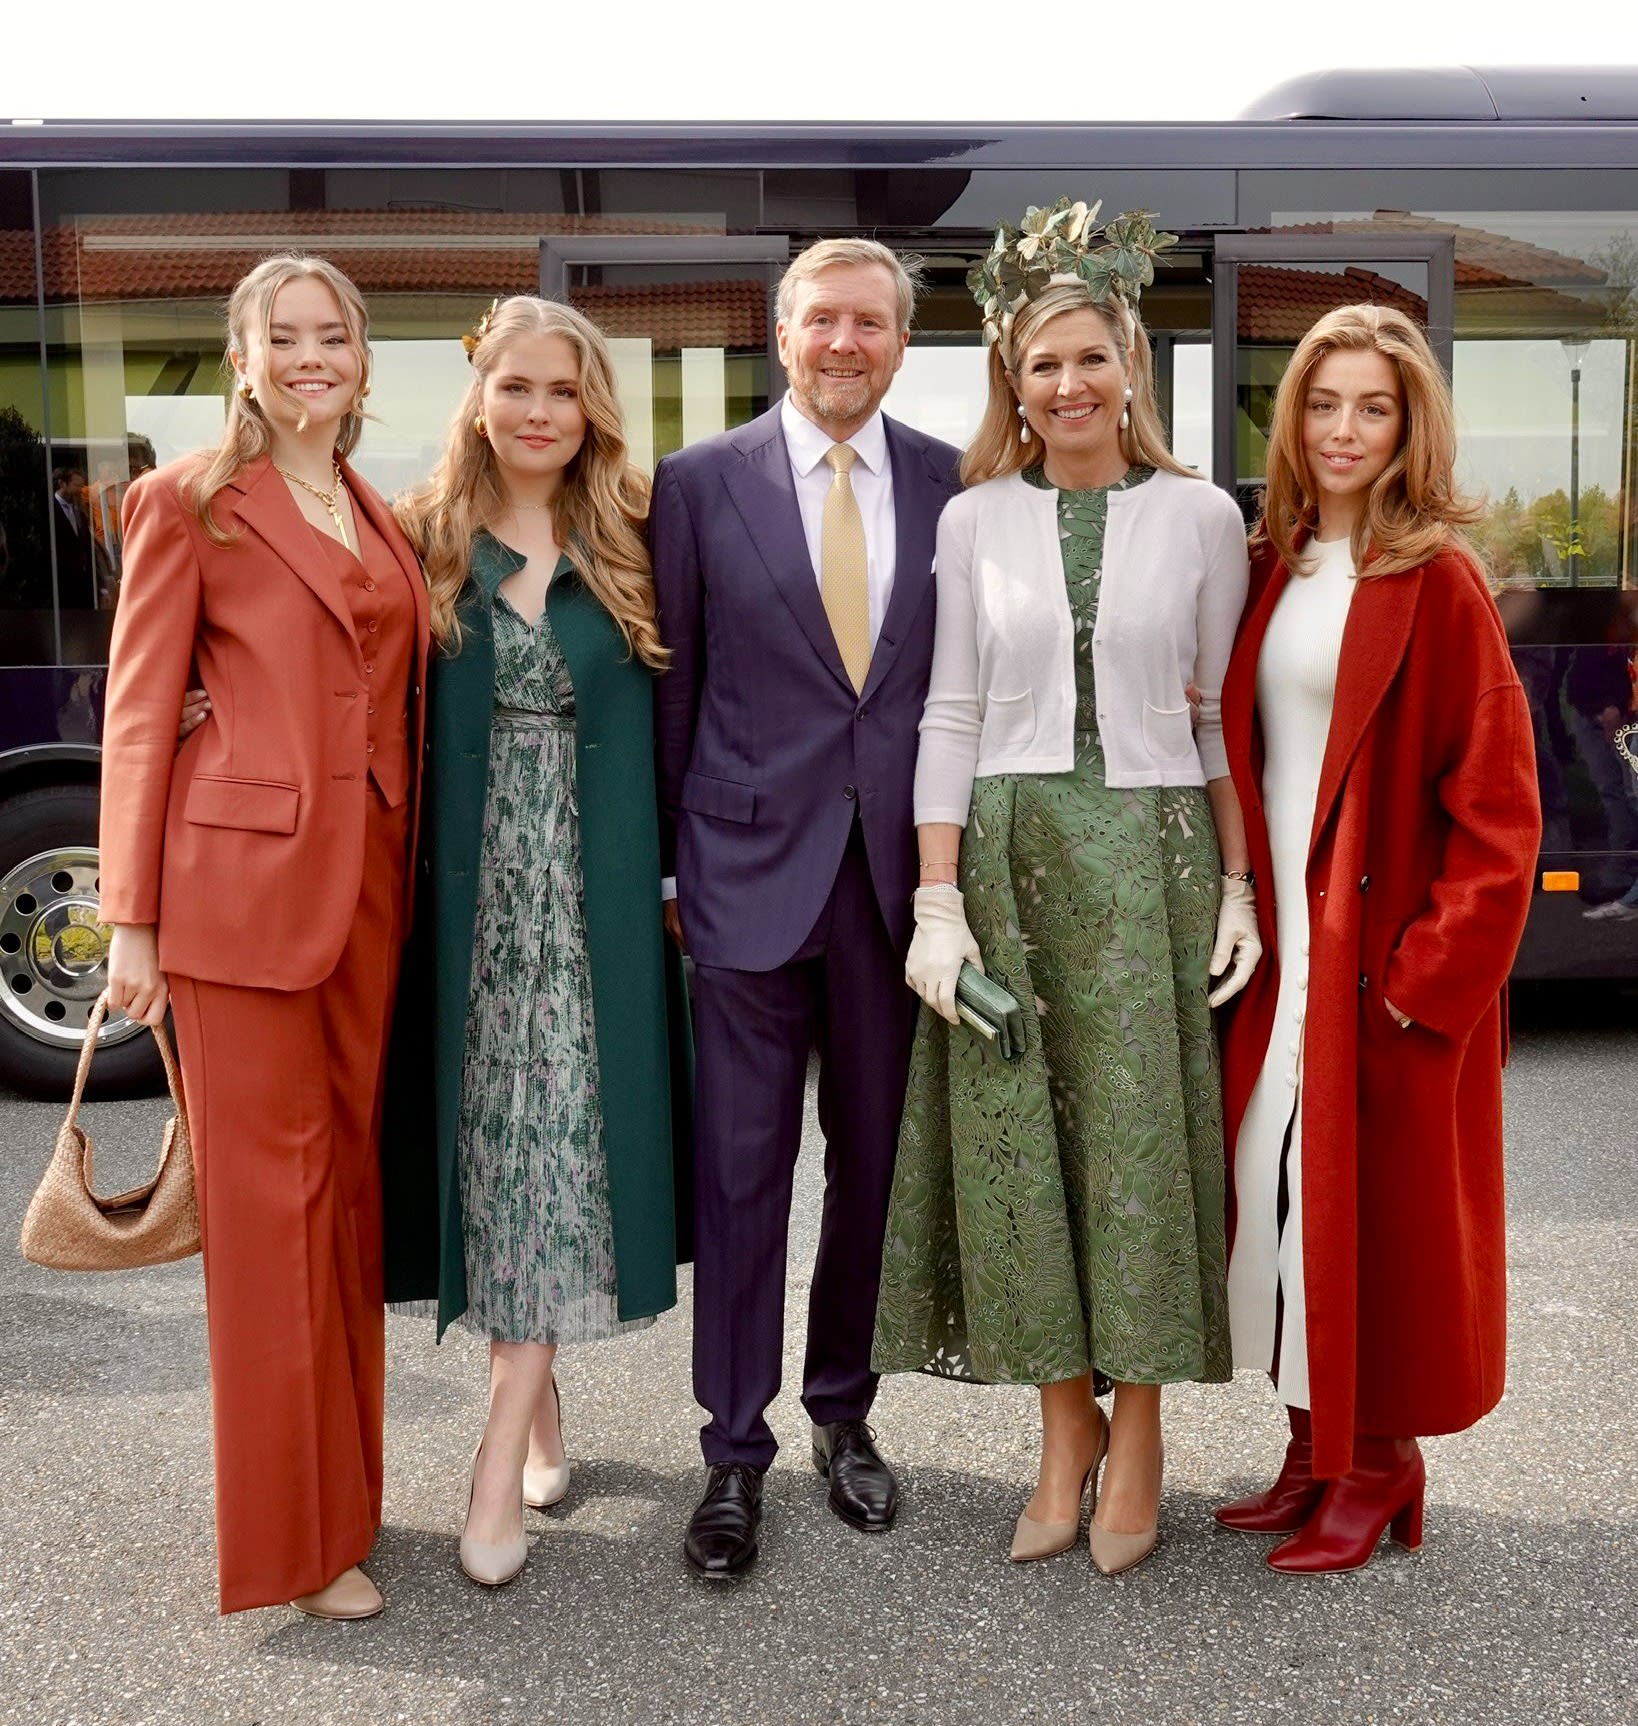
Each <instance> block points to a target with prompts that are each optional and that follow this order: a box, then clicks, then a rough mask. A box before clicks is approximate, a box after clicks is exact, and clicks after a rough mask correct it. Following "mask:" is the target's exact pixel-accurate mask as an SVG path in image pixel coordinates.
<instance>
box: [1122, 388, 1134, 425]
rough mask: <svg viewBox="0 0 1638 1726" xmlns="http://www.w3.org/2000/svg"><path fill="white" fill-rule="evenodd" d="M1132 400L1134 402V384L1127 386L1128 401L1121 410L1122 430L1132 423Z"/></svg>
mask: <svg viewBox="0 0 1638 1726" xmlns="http://www.w3.org/2000/svg"><path fill="white" fill-rule="evenodd" d="M1131 402H1132V386H1131V385H1130V384H1128V385H1127V386H1126V403H1127V405H1126V406H1125V407H1123V408H1122V409H1121V410H1120V429H1121V430H1122V431H1125V430H1126V428H1127V427H1128V426H1129V425H1130V424H1131V423H1132V407H1131Z"/></svg>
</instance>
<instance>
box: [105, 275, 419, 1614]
mask: <svg viewBox="0 0 1638 1726" xmlns="http://www.w3.org/2000/svg"><path fill="white" fill-rule="evenodd" d="M228 358H229V361H230V362H231V364H232V367H233V371H234V374H235V378H236V384H237V388H236V389H235V392H234V394H233V396H232V397H231V399H230V403H229V407H228V415H227V426H226V430H225V432H224V434H223V438H222V442H221V444H220V446H219V447H218V448H217V449H216V450H215V451H214V452H209V453H206V454H202V455H200V456H197V457H194V458H190V459H187V460H184V461H180V462H175V463H172V464H171V465H170V466H168V467H164V468H160V469H158V470H156V471H155V472H152V473H149V474H145V475H144V476H143V477H142V478H141V479H139V480H137V481H136V482H135V483H133V485H132V486H131V489H130V492H129V494H128V495H127V498H126V500H125V508H124V529H125V574H124V580H123V583H122V587H121V593H120V604H119V611H118V615H117V618H116V620H115V627H114V639H113V648H112V653H111V663H110V670H109V680H108V702H107V720H106V727H105V733H104V741H103V798H102V913H103V916H104V918H105V920H106V921H107V922H109V923H111V924H113V925H114V935H113V942H112V947H111V950H110V954H109V965H108V969H109V987H110V992H111V994H112V997H113V1001H114V1004H115V1005H116V1006H120V1007H123V1008H124V1009H125V1010H126V1011H127V1012H128V1013H130V1014H132V1015H133V1016H134V1017H136V1018H139V1019H141V1020H143V1021H144V1022H145V1023H148V1024H156V1023H158V1022H159V1020H160V1019H161V1017H162V1016H163V1014H164V1012H165V1008H166V1003H167V998H168V999H169V1001H170V1004H171V1006H172V1007H173V1009H174V1012H175V1018H176V1032H177V1043H178V1046H179V1050H180V1053H181V1059H182V1073H183V1080H184V1084H185V1087H186V1091H187V1099H188V1113H189V1117H190V1124H191V1126H192V1130H193V1148H194V1156H195V1160H196V1163H197V1167H198V1177H199V1198H200V1214H201V1223H202V1232H203V1236H204V1250H205V1299H206V1312H207V1317H208V1324H209V1333H210V1356H211V1388H212V1405H213V1410H214V1416H215V1429H216V1504H217V1549H218V1566H219V1574H220V1595H221V1609H222V1610H223V1611H224V1612H234V1611H239V1610H241V1609H243V1608H246V1607H252V1606H266V1605H271V1604H274V1603H276V1602H279V1601H289V1602H291V1604H293V1605H295V1606H297V1607H300V1608H301V1609H302V1610H304V1611H308V1612H311V1613H314V1614H316V1615H318V1616H321V1617H344V1618H361V1617H368V1616H370V1615H371V1614H372V1613H374V1612H377V1611H379V1610H380V1608H381V1596H380V1595H379V1594H378V1593H377V1592H376V1589H375V1587H374V1585H373V1584H372V1583H371V1582H370V1581H369V1580H368V1578H367V1577H365V1576H364V1574H363V1572H362V1571H360V1570H359V1569H358V1568H357V1566H358V1564H359V1562H360V1561H361V1560H362V1559H363V1558H364V1557H365V1556H366V1555H367V1554H368V1552H369V1550H370V1547H371V1545H372V1543H373V1541H374V1538H375V1531H376V1528H377V1526H378V1524H379V1522H380V1519H381V1423H382V1390H383V1378H384V1358H383V1356H384V1345H383V1318H382V1263H381V1173H380V1164H379V1155H378V1149H377V1144H378V1129H379V1114H380V1101H381V1079H382V1068H383V1050H384V1046H385V1036H386V1018H387V1012H388V1005H389V1003H390V1002H391V1000H392V998H393V987H394V983H395V979H396V974H397V968H398V955H399V948H400V944H401V941H402V936H403V933H404V928H405V921H406V913H407V899H408V892H409V872H408V868H407V858H408V856H409V855H410V847H411V844H412V839H413V829H414V825H415V808H416V804H415V792H416V773H415V768H416V763H417V761H418V759H419V754H420V733H421V721H420V704H419V701H418V696H419V694H420V688H421V684H422V681H423V678H424V675H425V666H426V654H427V630H428V607H427V596H426V589H425V585H424V583H423V582H422V580H421V575H420V571H419V568H418V566H417V564H416V561H415V557H414V554H413V552H412V551H411V549H410V546H409V543H408V541H407V540H406V539H405V537H404V535H403V533H402V532H401V531H400V529H399V528H398V526H397V525H396V523H395V522H394V520H393V517H392V515H391V513H390V512H389V510H388V509H387V507H386V505H385V504H384V503H383V502H382V500H381V499H380V498H379V497H378V496H377V495H376V494H375V492H373V491H372V490H371V489H370V488H369V486H367V485H366V484H365V483H364V482H363V481H362V480H361V479H360V478H359V477H358V475H357V474H356V473H354V472H353V470H352V469H351V468H350V467H349V466H348V465H347V463H346V459H345V458H346V456H347V455H348V454H349V453H350V452H351V450H352V449H353V447H354V445H355V444H356V443H357V441H358V436H359V432H360V429H361V426H362V419H363V399H364V396H365V395H366V394H367V393H368V387H369V348H368V345H367V339H366V324H365V313H364V306H363V302H362V301H361V300H360V298H359V296H358V292H357V290H356V289H355V288H354V287H353V286H352V284H351V283H350V282H349V281H348V280H347V279H346V278H345V277H344V276H343V275H341V273H340V272H339V271H337V270H336V269H335V268H334V267H333V266H331V265H330V264H328V263H326V262H324V261H323V260H322V259H319V258H300V257H277V258H269V259H267V260H266V261H265V262H263V263H262V264H260V265H258V266H257V268H256V269H254V270H253V271H251V273H250V274H249V275H248V276H246V277H245V279H244V280H243V281H242V282H240V284H239V286H238V287H237V288H236V289H235V290H234V294H233V297H232V300H231V301H230V303H229V306H228ZM190 667H197V671H198V676H199V681H201V682H202V683H203V685H204V687H205V690H206V691H207V693H208V695H209V697H210V703H211V711H212V722H211V723H210V724H209V725H205V726H202V727H200V729H199V730H198V731H197V732H196V733H195V734H193V735H192V736H190V737H189V738H188V740H187V741H186V742H185V743H184V744H183V746H182V748H181V749H180V751H178V750H177V748H176V736H177V727H178V718H179V715H180V713H181V710H182V701H183V692H184V689H185V687H186V685H187V683H188V682H189V680H190V679H189V671H190Z"/></svg>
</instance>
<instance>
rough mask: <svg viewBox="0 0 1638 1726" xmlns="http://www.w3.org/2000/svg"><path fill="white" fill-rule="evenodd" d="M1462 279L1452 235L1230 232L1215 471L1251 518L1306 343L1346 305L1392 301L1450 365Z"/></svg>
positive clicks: (1218, 357) (1219, 289) (1222, 283)
mask: <svg viewBox="0 0 1638 1726" xmlns="http://www.w3.org/2000/svg"><path fill="white" fill-rule="evenodd" d="M1455 284H1456V248H1455V241H1454V240H1453V238H1452V237H1451V236H1450V235H1448V234H1441V235H1421V234H1407V235H1405V236H1404V237H1402V238H1401V237H1399V236H1397V235H1361V234H1354V233H1338V234H1330V233H1321V234H1316V233H1313V232H1306V233H1280V232H1278V231H1276V232H1274V233H1268V234H1224V235H1220V236H1219V237H1218V239H1217V242H1216V245H1215V248H1214V269H1213V278H1212V331H1213V342H1212V371H1213V377H1212V382H1213V389H1212V398H1213V416H1212V419H1213V424H1212V477H1213V478H1214V479H1215V480H1216V481H1217V483H1218V484H1219V485H1221V486H1222V487H1223V488H1224V490H1225V491H1230V492H1232V493H1233V494H1234V497H1235V499H1236V501H1237V502H1238V503H1239V505H1240V508H1241V511H1242V513H1243V514H1244V515H1245V517H1246V520H1247V522H1248V523H1249V522H1251V521H1252V520H1253V519H1254V518H1255V516H1256V513H1257V498H1258V493H1259V491H1260V489H1261V486H1262V481H1263V476H1264V473H1265V471H1266V463H1267V457H1268V443H1267V435H1268V424H1269V415H1270V413H1271V411H1272V409H1273V404H1274V391H1275V389H1276V387H1277V386H1278V384H1279V381H1280V378H1281V376H1282V375H1283V373H1284V371H1285V368H1286V364H1287V362H1288V361H1289V360H1290V358H1291V354H1292V351H1293V350H1294V349H1295V347H1296V345H1297V343H1298V342H1299V341H1301V340H1302V338H1303V336H1304V335H1306V334H1307V332H1308V330H1309V329H1310V328H1311V327H1312V325H1313V324H1314V323H1315V321H1316V320H1317V319H1319V318H1320V317H1322V316H1323V315H1324V314H1325V313H1326V312H1329V311H1332V310H1334V309H1335V308H1336V307H1338V306H1351V305H1359V304H1361V303H1367V304H1371V305H1384V306H1393V307H1395V308H1397V309H1398V310H1399V311H1402V312H1405V313H1407V314H1408V315H1409V316H1410V317H1412V318H1414V319H1415V320H1416V321H1417V323H1419V324H1421V325H1422V326H1423V328H1424V329H1426V331H1427V332H1428V339H1429V340H1430V341H1431V342H1432V344H1433V351H1434V353H1435V354H1437V355H1438V357H1439V359H1440V362H1441V363H1442V364H1443V365H1444V368H1445V370H1446V371H1447V372H1448V371H1449V370H1450V367H1451V335H1452V324H1453V321H1454V305H1455V291H1456V290H1455Z"/></svg>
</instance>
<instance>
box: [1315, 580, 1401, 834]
mask: <svg viewBox="0 0 1638 1726" xmlns="http://www.w3.org/2000/svg"><path fill="white" fill-rule="evenodd" d="M1421 593H1422V571H1421V570H1420V569H1412V570H1406V571H1405V572H1404V573H1403V574H1401V575H1379V576H1374V577H1372V578H1371V579H1370V580H1369V581H1361V582H1359V583H1358V584H1357V590H1356V592H1355V594H1354V597H1353V599H1352V601H1351V602H1350V604H1349V606H1348V622H1347V624H1346V625H1345V626H1344V628H1343V631H1342V653H1341V656H1340V658H1339V659H1338V662H1337V692H1336V698H1335V700H1334V702H1333V703H1332V706H1331V730H1330V734H1329V736H1328V737H1327V738H1326V743H1325V760H1324V763H1323V764H1322V766H1321V767H1320V780H1319V792H1318V795H1317V796H1316V797H1315V799H1314V827H1313V835H1311V836H1310V839H1309V846H1310V855H1312V846H1313V843H1314V836H1315V835H1318V834H1319V833H1321V832H1323V831H1324V828H1325V824H1326V822H1327V821H1328V820H1329V818H1330V814H1331V809H1332V807H1333V805H1334V804H1335V803H1336V800H1337V796H1338V794H1339V793H1340V792H1341V790H1342V781H1343V779H1344V777H1345V776H1346V775H1347V772H1348V768H1349V765H1350V763H1351V762H1352V761H1353V758H1354V755H1355V753H1356V751H1357V750H1358V748H1359V744H1360V739H1361V738H1362V737H1363V736H1364V735H1365V729H1366V727H1367V726H1368V725H1369V724H1370V722H1371V719H1372V717H1373V715H1374V714H1375V713H1376V710H1377V708H1378V707H1379V706H1380V705H1381V702H1382V697H1383V696H1384V695H1386V694H1387V692H1388V686H1389V685H1390V684H1391V683H1392V682H1393V680H1394V677H1395V676H1396V675H1397V673H1398V671H1399V665H1400V661H1401V660H1403V659H1404V657H1405V649H1406V647H1407V646H1408V645H1409V642H1410V633H1411V626H1412V624H1413V623H1414V622H1415V620H1416V604H1417V601H1418V599H1419V598H1420V597H1421Z"/></svg>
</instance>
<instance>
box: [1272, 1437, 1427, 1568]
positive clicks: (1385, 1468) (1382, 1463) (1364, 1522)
mask: <svg viewBox="0 0 1638 1726" xmlns="http://www.w3.org/2000/svg"><path fill="white" fill-rule="evenodd" d="M1426 1480H1427V1475H1426V1470H1425V1469H1424V1468H1423V1465H1422V1452H1421V1451H1420V1450H1419V1449H1418V1448H1417V1443H1416V1440H1415V1439H1414V1438H1371V1437H1368V1436H1367V1435H1366V1434H1364V1433H1357V1434H1355V1436H1354V1466H1353V1467H1352V1468H1351V1469H1350V1470H1349V1471H1348V1473H1346V1474H1345V1475H1343V1476H1341V1478H1340V1479H1337V1480H1331V1481H1327V1482H1326V1483H1325V1493H1324V1496H1323V1497H1322V1498H1321V1499H1320V1501H1319V1504H1318V1505H1317V1506H1316V1508H1315V1509H1314V1512H1313V1514H1312V1515H1311V1516H1310V1517H1309V1518H1308V1520H1307V1521H1306V1522H1305V1523H1304V1524H1303V1525H1302V1527H1301V1528H1300V1529H1299V1530H1298V1531H1297V1533H1295V1534H1293V1535H1292V1536H1291V1538H1290V1539H1289V1540H1282V1541H1281V1542H1280V1544H1279V1545H1278V1546H1276V1547H1275V1548H1274V1550H1273V1551H1272V1552H1271V1553H1269V1555H1268V1562H1269V1563H1270V1564H1271V1565H1273V1567H1274V1568H1275V1569H1276V1570H1283V1571H1285V1572H1286V1573H1287V1574H1289V1575H1296V1576H1315V1575H1320V1574H1323V1573H1326V1572H1332V1571H1339V1570H1358V1569H1360V1568H1361V1567H1362V1566H1363V1565H1365V1564H1367V1563H1369V1561H1370V1557H1371V1554H1372V1553H1373V1552H1374V1551H1375V1550H1376V1543H1377V1542H1378V1541H1379V1540H1380V1539H1381V1538H1382V1531H1383V1530H1384V1529H1387V1530H1388V1531H1389V1532H1390V1533H1391V1534H1392V1536H1393V1538H1394V1539H1395V1540H1396V1541H1397V1542H1398V1543H1399V1544H1400V1545H1401V1546H1403V1547H1405V1548H1406V1549H1407V1550H1409V1551H1411V1552H1414V1551H1415V1550H1416V1549H1417V1548H1418V1547H1419V1546H1420V1545H1421V1544H1422V1495H1423V1491H1424V1488H1425V1486H1426Z"/></svg>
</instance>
